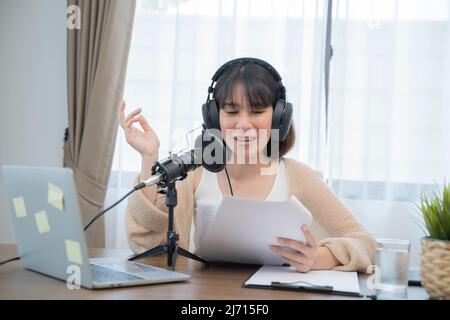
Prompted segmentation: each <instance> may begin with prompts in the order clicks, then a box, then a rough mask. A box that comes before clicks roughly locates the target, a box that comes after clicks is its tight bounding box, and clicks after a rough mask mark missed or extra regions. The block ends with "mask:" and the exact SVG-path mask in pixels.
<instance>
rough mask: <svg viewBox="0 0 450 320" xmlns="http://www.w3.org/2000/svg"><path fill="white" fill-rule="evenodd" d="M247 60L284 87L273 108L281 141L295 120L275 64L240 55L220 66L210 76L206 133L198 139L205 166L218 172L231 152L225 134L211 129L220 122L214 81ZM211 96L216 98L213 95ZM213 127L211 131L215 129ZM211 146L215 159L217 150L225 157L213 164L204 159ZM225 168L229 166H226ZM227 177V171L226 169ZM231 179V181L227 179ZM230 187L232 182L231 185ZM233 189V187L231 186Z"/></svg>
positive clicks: (273, 117)
mask: <svg viewBox="0 0 450 320" xmlns="http://www.w3.org/2000/svg"><path fill="white" fill-rule="evenodd" d="M247 63H254V64H257V65H259V66H261V67H263V68H264V69H265V70H267V71H268V72H270V74H271V75H272V76H273V78H274V79H275V80H276V81H277V82H278V83H279V84H280V88H281V97H280V99H278V100H277V102H276V103H275V107H274V109H273V116H272V129H278V130H279V140H280V141H284V140H286V138H287V136H288V133H289V129H290V127H291V122H292V104H291V103H289V102H287V101H286V88H285V87H284V85H283V83H282V82H281V76H280V74H279V73H278V72H277V71H276V70H275V68H274V67H272V66H271V65H270V64H269V63H267V62H265V61H263V60H261V59H257V58H238V59H234V60H231V61H228V62H227V63H225V64H224V65H223V66H221V67H220V68H219V69H218V70H217V71H216V73H214V75H213V77H212V78H211V80H212V83H211V85H210V86H209V87H208V96H207V98H206V103H204V104H203V106H202V114H203V132H202V135H201V136H199V137H198V138H197V140H196V142H195V145H196V148H195V150H196V152H199V153H201V154H200V156H201V157H202V161H203V162H202V166H203V167H204V168H205V169H207V170H208V171H211V172H219V171H221V170H223V169H224V168H225V163H226V161H227V159H228V157H229V155H230V152H229V151H228V150H229V149H228V146H227V145H226V144H225V142H224V140H223V137H222V136H221V135H220V136H216V134H215V133H212V132H211V130H208V129H215V130H220V122H219V106H218V105H217V103H216V100H215V98H214V90H215V84H216V83H217V81H218V80H219V78H220V77H221V76H222V75H223V74H224V73H225V72H226V71H227V70H229V69H230V68H231V67H233V66H235V65H237V64H242V65H245V64H247ZM211 95H212V96H213V97H211ZM215 130H212V131H215ZM209 149H211V157H212V158H213V159H215V155H216V154H215V150H221V151H222V157H221V159H220V161H219V162H217V161H213V162H212V163H208V162H207V161H205V155H204V154H203V152H204V151H205V150H209ZM225 170H226V169H225ZM227 177H228V172H227ZM228 182H230V181H228ZM230 189H231V185H230ZM231 190H232V189H231ZM231 194H233V191H231Z"/></svg>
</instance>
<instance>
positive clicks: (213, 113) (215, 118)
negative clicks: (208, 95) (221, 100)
mask: <svg viewBox="0 0 450 320" xmlns="http://www.w3.org/2000/svg"><path fill="white" fill-rule="evenodd" d="M202 115H203V122H204V123H205V124H206V128H207V129H220V122H219V109H218V108H217V105H216V101H215V100H214V99H211V100H209V101H208V102H207V103H204V104H203V106H202Z"/></svg>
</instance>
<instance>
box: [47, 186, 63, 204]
mask: <svg viewBox="0 0 450 320" xmlns="http://www.w3.org/2000/svg"><path fill="white" fill-rule="evenodd" d="M47 201H48V203H49V204H51V205H52V206H54V207H55V208H56V209H58V210H61V211H63V210H64V192H63V190H62V189H61V188H58V187H57V186H55V185H54V184H53V183H50V182H49V183H48V200H47Z"/></svg>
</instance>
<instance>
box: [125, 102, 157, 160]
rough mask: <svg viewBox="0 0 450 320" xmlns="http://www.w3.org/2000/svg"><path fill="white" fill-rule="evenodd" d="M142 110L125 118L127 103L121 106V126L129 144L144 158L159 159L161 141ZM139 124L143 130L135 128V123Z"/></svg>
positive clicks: (137, 110)
mask: <svg viewBox="0 0 450 320" xmlns="http://www.w3.org/2000/svg"><path fill="white" fill-rule="evenodd" d="M141 111H142V108H138V109H136V110H134V111H133V112H131V113H130V114H129V115H127V116H125V101H122V103H121V104H120V110H119V124H120V126H121V127H122V129H123V131H124V133H125V139H126V141H127V143H128V144H129V145H130V146H132V147H133V148H134V149H135V150H136V151H137V152H139V153H140V154H141V156H142V158H155V159H156V158H157V157H158V154H159V139H158V136H157V135H156V133H155V131H153V129H152V127H150V125H149V124H148V122H147V120H146V119H145V118H144V116H143V115H142V114H140V113H141ZM135 122H139V125H140V126H141V128H142V130H143V131H142V130H140V129H139V128H136V127H133V123H135Z"/></svg>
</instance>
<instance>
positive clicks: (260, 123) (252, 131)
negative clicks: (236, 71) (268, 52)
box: [219, 84, 273, 163]
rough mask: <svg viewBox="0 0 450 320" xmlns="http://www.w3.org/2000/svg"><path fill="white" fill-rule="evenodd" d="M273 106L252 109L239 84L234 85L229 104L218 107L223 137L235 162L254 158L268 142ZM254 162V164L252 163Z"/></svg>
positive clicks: (226, 102)
mask: <svg viewBox="0 0 450 320" xmlns="http://www.w3.org/2000/svg"><path fill="white" fill-rule="evenodd" d="M272 114H273V110H272V106H258V107H251V106H250V105H249V102H248V101H247V97H246V94H245V91H244V88H243V86H242V85H241V84H237V85H236V86H235V89H234V92H233V99H232V101H225V104H224V105H223V107H222V108H220V112H219V122H220V128H221V133H222V136H223V137H225V142H226V144H227V145H228V147H229V148H230V149H231V151H232V152H233V154H234V155H237V159H245V161H246V162H248V159H249V157H250V159H256V158H252V157H256V156H258V155H260V154H261V152H262V151H263V150H264V148H265V147H266V145H267V142H268V141H269V139H270V132H271V127H272ZM252 163H253V162H252Z"/></svg>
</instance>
